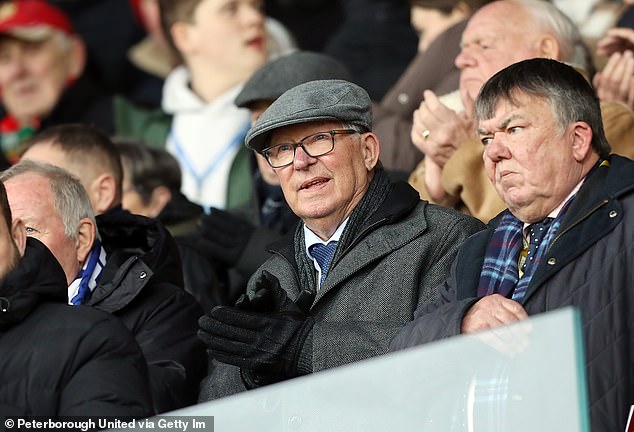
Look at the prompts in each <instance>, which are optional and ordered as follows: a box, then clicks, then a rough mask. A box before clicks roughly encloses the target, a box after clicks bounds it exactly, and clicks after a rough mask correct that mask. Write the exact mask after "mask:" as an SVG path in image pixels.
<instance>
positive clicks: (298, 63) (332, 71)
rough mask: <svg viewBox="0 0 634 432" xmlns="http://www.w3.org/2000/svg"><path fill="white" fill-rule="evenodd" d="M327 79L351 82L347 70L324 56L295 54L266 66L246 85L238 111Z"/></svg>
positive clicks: (240, 98)
mask: <svg viewBox="0 0 634 432" xmlns="http://www.w3.org/2000/svg"><path fill="white" fill-rule="evenodd" d="M326 79H343V80H348V81H349V80H350V79H351V76H350V72H349V71H348V69H347V68H346V67H345V66H344V65H343V63H340V62H339V61H337V60H335V59H334V58H332V57H330V56H327V55H325V54H319V53H314V52H310V51H296V52H294V53H292V54H289V55H286V56H283V57H280V58H278V59H276V60H273V61H271V62H269V63H266V64H265V65H264V66H262V67H261V68H260V69H258V70H257V71H256V72H255V73H254V74H253V76H252V77H251V78H250V79H249V80H248V81H247V82H246V84H245V85H244V87H243V88H242V91H241V92H240V93H239V94H238V96H237V97H236V99H235V104H236V105H237V106H239V107H240V108H247V107H248V106H249V105H250V104H252V103H254V102H258V101H274V100H275V99H277V98H278V97H280V96H281V95H282V93H284V92H285V91H286V90H288V89H291V88H293V87H295V86H297V85H299V84H302V83H305V82H308V81H315V80H326Z"/></svg>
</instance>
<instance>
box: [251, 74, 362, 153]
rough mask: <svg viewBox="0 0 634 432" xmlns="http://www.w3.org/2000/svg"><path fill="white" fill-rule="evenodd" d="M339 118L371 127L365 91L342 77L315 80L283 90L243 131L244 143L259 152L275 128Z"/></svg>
mask: <svg viewBox="0 0 634 432" xmlns="http://www.w3.org/2000/svg"><path fill="white" fill-rule="evenodd" d="M324 120H340V121H342V122H346V123H352V124H354V125H357V126H360V127H361V128H363V129H366V130H372V102H371V100H370V96H369V95H368V92H366V91H365V90H364V89H363V88H361V87H359V86H358V85H356V84H353V83H351V82H348V81H344V80H318V81H310V82H307V83H304V84H300V85H298V86H296V87H293V88H292V89H290V90H288V91H287V92H285V93H284V94H283V95H282V96H280V97H279V98H278V99H277V100H276V101H275V102H273V104H272V105H271V106H270V107H269V108H268V109H267V110H266V111H264V113H263V114H262V116H260V118H259V119H258V121H257V122H256V123H255V125H253V127H252V128H251V129H250V130H249V132H247V136H246V138H245V144H246V146H247V147H249V148H250V149H253V150H255V151H258V152H259V151H261V150H262V149H263V148H264V147H265V146H266V145H267V142H268V138H269V135H270V134H271V132H272V131H273V130H275V129H277V128H280V127H283V126H290V125H294V124H299V123H308V122H313V121H324Z"/></svg>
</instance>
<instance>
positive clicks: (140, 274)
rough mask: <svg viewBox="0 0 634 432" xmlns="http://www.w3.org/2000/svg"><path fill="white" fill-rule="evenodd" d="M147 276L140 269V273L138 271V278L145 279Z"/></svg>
mask: <svg viewBox="0 0 634 432" xmlns="http://www.w3.org/2000/svg"><path fill="white" fill-rule="evenodd" d="M146 277H147V273H146V272H144V271H142V272H141V273H139V279H145V278H146Z"/></svg>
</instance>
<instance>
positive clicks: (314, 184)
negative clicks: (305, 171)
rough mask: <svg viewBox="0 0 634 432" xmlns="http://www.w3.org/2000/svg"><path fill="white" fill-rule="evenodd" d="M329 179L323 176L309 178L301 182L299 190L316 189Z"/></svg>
mask: <svg viewBox="0 0 634 432" xmlns="http://www.w3.org/2000/svg"><path fill="white" fill-rule="evenodd" d="M329 181H330V180H329V179H327V178H324V177H317V178H314V179H310V180H308V181H306V182H304V183H302V184H301V186H300V187H299V190H300V191H302V190H313V189H318V188H320V187H321V186H323V185H325V184H326V183H328V182H329Z"/></svg>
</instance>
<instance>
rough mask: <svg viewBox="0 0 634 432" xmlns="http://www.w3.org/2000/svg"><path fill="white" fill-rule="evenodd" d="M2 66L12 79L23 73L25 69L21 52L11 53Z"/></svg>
mask: <svg viewBox="0 0 634 432" xmlns="http://www.w3.org/2000/svg"><path fill="white" fill-rule="evenodd" d="M3 68H4V69H5V71H6V72H7V75H8V76H9V77H10V78H13V79H15V78H18V77H20V76H22V75H24V71H25V70H26V68H25V63H24V56H23V55H22V53H19V52H14V53H12V55H11V58H10V59H9V60H8V61H5V62H4V66H3Z"/></svg>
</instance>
